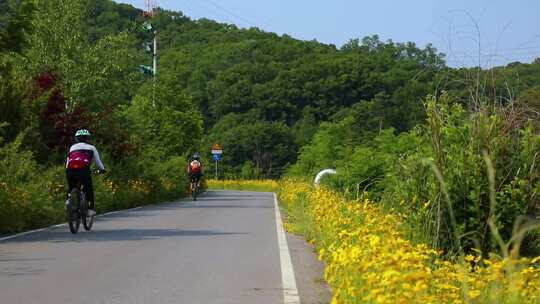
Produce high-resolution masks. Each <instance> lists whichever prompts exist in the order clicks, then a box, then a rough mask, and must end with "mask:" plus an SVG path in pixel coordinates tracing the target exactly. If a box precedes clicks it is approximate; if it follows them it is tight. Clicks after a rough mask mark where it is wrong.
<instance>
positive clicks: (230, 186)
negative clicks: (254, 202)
mask: <svg viewBox="0 0 540 304" xmlns="http://www.w3.org/2000/svg"><path fill="white" fill-rule="evenodd" d="M207 183H208V189H209V190H247V191H264V192H276V191H277V190H278V188H279V184H278V182H277V181H275V180H270V179H267V180H215V179H210V180H208V181H207Z"/></svg>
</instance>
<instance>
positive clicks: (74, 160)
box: [66, 129, 106, 216]
mask: <svg viewBox="0 0 540 304" xmlns="http://www.w3.org/2000/svg"><path fill="white" fill-rule="evenodd" d="M90 136H91V135H90V132H89V131H88V130H86V129H80V130H78V131H77V132H76V133H75V140H76V141H77V143H76V144H74V145H73V146H71V148H70V149H69V154H68V157H67V161H66V176H67V181H68V188H69V189H68V193H71V190H73V188H75V187H76V186H77V183H79V182H80V183H81V184H82V185H83V186H84V192H85V193H86V199H87V200H88V204H89V210H88V215H90V216H92V215H95V214H96V213H95V211H94V187H93V185H92V175H91V174H90V165H91V163H92V160H94V162H95V164H96V166H97V167H98V169H99V172H100V173H105V172H106V170H105V166H103V163H102V162H101V158H100V157H99V153H98V151H97V149H96V147H94V146H93V145H91V144H89V141H90Z"/></svg>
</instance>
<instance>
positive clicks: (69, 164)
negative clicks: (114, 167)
mask: <svg viewBox="0 0 540 304" xmlns="http://www.w3.org/2000/svg"><path fill="white" fill-rule="evenodd" d="M92 159H93V160H94V161H95V163H96V166H97V167H98V169H100V170H105V166H103V163H102V162H101V159H100V158H99V153H98V151H97V149H96V147H94V146H92V145H90V144H87V143H77V144H74V145H73V146H71V148H70V149H69V154H68V157H67V161H66V168H68V169H86V168H90V164H91V163H92Z"/></svg>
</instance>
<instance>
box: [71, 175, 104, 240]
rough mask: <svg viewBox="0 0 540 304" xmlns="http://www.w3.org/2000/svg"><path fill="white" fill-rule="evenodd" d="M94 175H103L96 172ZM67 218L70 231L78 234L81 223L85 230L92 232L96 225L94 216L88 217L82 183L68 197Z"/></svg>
mask: <svg viewBox="0 0 540 304" xmlns="http://www.w3.org/2000/svg"><path fill="white" fill-rule="evenodd" d="M94 174H101V172H99V171H95V172H94ZM66 216H67V220H68V224H69V231H71V233H73V234H76V233H77V232H78V231H79V227H80V225H81V221H82V223H83V227H84V230H86V231H90V230H91V229H92V226H93V225H94V215H88V201H87V200H86V193H85V192H84V186H83V185H82V184H81V182H80V181H79V182H77V185H76V186H75V188H73V189H72V190H71V192H70V193H69V195H68V203H67V204H66Z"/></svg>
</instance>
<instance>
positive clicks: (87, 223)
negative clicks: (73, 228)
mask: <svg viewBox="0 0 540 304" xmlns="http://www.w3.org/2000/svg"><path fill="white" fill-rule="evenodd" d="M81 197H82V199H81V218H82V222H83V227H84V230H86V231H90V229H92V225H94V216H93V215H92V216H89V215H88V201H87V200H86V195H85V194H84V193H82V196H81Z"/></svg>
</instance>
